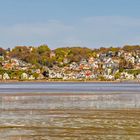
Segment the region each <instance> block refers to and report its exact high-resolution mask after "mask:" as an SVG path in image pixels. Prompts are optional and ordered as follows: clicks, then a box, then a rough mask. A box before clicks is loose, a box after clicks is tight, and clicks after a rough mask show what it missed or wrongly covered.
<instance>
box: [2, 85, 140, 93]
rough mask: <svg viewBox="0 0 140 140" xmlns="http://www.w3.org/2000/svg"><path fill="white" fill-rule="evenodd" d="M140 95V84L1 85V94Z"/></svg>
mask: <svg viewBox="0 0 140 140" xmlns="http://www.w3.org/2000/svg"><path fill="white" fill-rule="evenodd" d="M113 92H115V93H116V92H117V93H122V92H123V93H124V92H127V93H134V92H135V93H136V92H137V93H140V84H139V83H85V82H83V83H57V82H56V83H55V82H53V83H51V82H48V83H1V84H0V93H1V94H3V93H113Z"/></svg>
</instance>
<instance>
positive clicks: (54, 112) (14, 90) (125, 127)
mask: <svg viewBox="0 0 140 140" xmlns="http://www.w3.org/2000/svg"><path fill="white" fill-rule="evenodd" d="M96 139H97V140H139V139H140V84H139V83H86V82H83V83H74V82H73V83H72V82H67V83H57V82H56V83H55V82H53V83H51V82H50V83H49V82H47V83H43V82H40V83H28V82H27V83H1V84H0V140H96Z"/></svg>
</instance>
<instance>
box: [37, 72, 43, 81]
mask: <svg viewBox="0 0 140 140" xmlns="http://www.w3.org/2000/svg"><path fill="white" fill-rule="evenodd" d="M44 78H45V77H44V75H43V74H41V73H40V74H39V76H38V77H37V80H42V79H44Z"/></svg>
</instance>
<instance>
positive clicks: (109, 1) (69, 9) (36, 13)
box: [0, 0, 140, 49]
mask: <svg viewBox="0 0 140 140" xmlns="http://www.w3.org/2000/svg"><path fill="white" fill-rule="evenodd" d="M139 13H140V0H0V47H3V48H9V47H10V48H13V47H15V46H17V45H21V46H22V45H27V46H39V45H41V44H47V45H48V46H49V47H50V48H51V49H55V48H58V47H67V46H70V47H71V46H81V47H89V48H99V47H110V46H114V47H120V46H123V45H126V44H130V45H132V44H133V45H138V44H140V14H139Z"/></svg>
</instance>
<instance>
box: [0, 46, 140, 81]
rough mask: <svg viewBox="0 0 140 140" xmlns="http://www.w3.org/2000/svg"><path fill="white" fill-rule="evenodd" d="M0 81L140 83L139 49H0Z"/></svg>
mask: <svg viewBox="0 0 140 140" xmlns="http://www.w3.org/2000/svg"><path fill="white" fill-rule="evenodd" d="M0 80H1V81H3V80H4V81H5V80H21V81H26V80H48V81H53V80H54V81H56V80H58V81H59V80H60V81H82V80H84V81H85V80H86V81H123V80H126V81H130V80H137V81H139V80H140V46H139V45H136V46H130V45H126V46H124V47H118V48H115V47H110V48H103V47H101V48H99V49H89V48H85V47H84V48H82V47H65V48H57V49H55V50H51V49H50V48H49V47H48V46H47V45H41V46H39V47H32V46H16V47H15V48H13V49H3V48H0Z"/></svg>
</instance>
